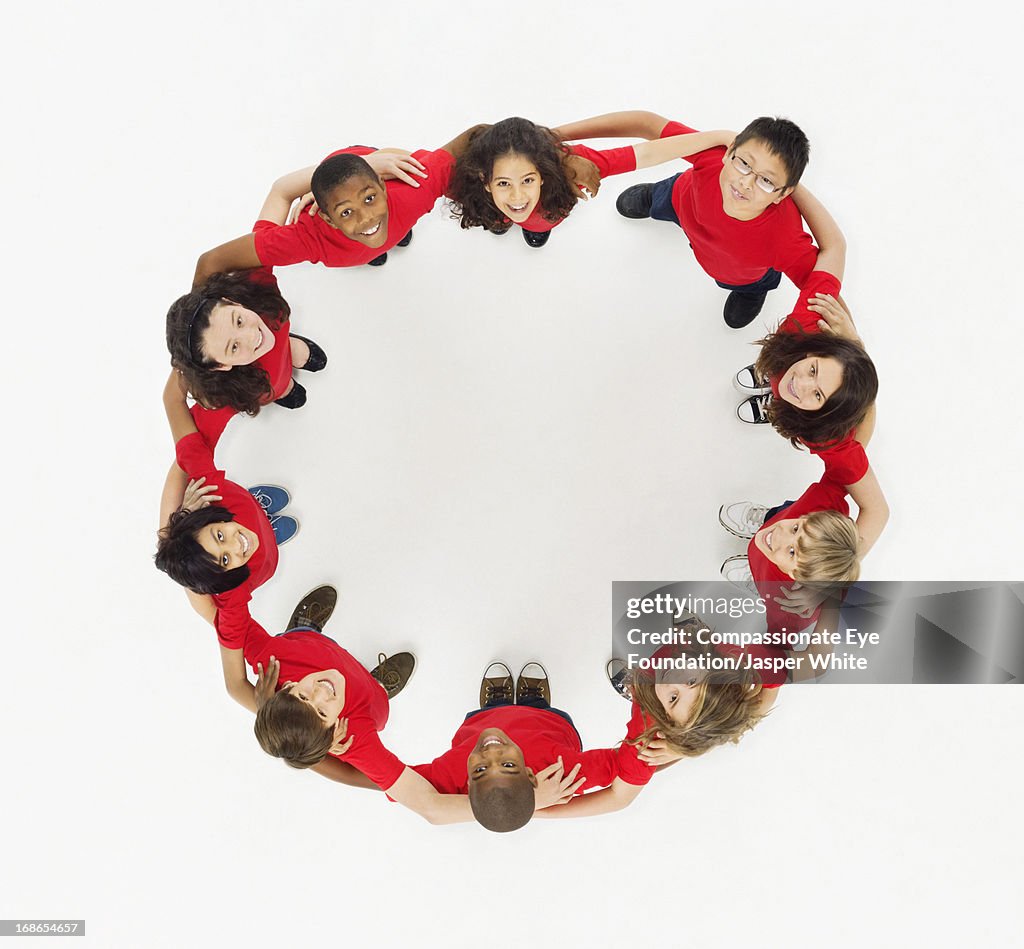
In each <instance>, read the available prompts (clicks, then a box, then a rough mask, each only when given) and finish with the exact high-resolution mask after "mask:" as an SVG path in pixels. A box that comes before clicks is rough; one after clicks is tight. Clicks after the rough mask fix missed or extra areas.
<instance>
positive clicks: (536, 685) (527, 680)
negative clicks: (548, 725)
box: [516, 662, 551, 705]
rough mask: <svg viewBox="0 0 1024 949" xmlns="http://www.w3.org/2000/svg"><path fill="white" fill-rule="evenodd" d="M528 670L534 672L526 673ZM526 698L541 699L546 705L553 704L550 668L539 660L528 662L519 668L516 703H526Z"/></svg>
mask: <svg viewBox="0 0 1024 949" xmlns="http://www.w3.org/2000/svg"><path fill="white" fill-rule="evenodd" d="M527 671H529V672H530V673H532V674H531V675H526V673H527ZM537 673H540V674H539V675H538V674H537ZM524 699H540V700H541V701H543V702H544V704H545V705H551V686H550V685H549V684H548V670H547V669H545V668H544V667H543V666H542V665H541V664H540V663H539V662H528V663H527V664H526V665H525V666H523V668H522V669H520V670H519V677H518V678H517V679H516V705H522V704H524V703H523V700H524Z"/></svg>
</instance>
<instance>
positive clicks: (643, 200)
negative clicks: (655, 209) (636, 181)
mask: <svg viewBox="0 0 1024 949" xmlns="http://www.w3.org/2000/svg"><path fill="white" fill-rule="evenodd" d="M653 200H654V185H633V187H632V188H627V189H626V190H625V191H623V192H622V194H620V195H619V196H618V197H617V198H616V199H615V210H616V211H618V212H619V214H621V215H622V216H623V217H631V218H636V219H637V220H639V219H640V218H644V217H650V216H651V202H652V201H653Z"/></svg>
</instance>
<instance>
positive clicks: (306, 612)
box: [287, 583, 338, 633]
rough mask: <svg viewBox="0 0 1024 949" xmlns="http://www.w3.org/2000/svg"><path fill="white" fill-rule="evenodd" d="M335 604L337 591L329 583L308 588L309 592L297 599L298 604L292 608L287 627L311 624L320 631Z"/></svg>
mask: <svg viewBox="0 0 1024 949" xmlns="http://www.w3.org/2000/svg"><path fill="white" fill-rule="evenodd" d="M337 604H338V591H337V590H335V589H334V587H332V586H331V585H330V584H329V583H325V584H324V585H323V586H319V587H317V588H316V589H315V590H310V591H309V593H307V594H306V595H305V596H304V597H303V598H302V599H301V600H299V603H298V606H296V607H295V609H294V610H292V615H291V619H289V620H288V627H287V628H288V629H295V627H296V626H312V627H313V629H315V630H316V631H317V632H318V633H322V632H323V631H324V627H325V626H326V625H327V621H328V620H329V619H330V618H331V614H332V613H333V612H334V607H335V606H337Z"/></svg>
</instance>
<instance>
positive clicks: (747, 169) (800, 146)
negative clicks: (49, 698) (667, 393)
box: [554, 112, 818, 329]
mask: <svg viewBox="0 0 1024 949" xmlns="http://www.w3.org/2000/svg"><path fill="white" fill-rule="evenodd" d="M692 131H694V130H693V129H691V128H688V127H687V126H685V125H683V124H681V123H680V122H670V121H668V120H667V119H666V118H665V117H664V116H661V115H657V114H655V113H653V112H612V113H609V114H607V115H600V116H596V117H595V118H592V119H584V120H583V121H582V122H574V123H572V124H570V125H563V126H560V127H559V128H557V129H554V132H555V134H557V135H558V136H560V137H561V138H562V139H563V140H569V139H576V138H618V137H637V138H646V139H655V138H665V137H668V136H670V135H684V134H687V133H690V132H692ZM809 150H810V146H809V145H808V142H807V137H806V136H805V135H804V133H803V132H801V131H800V129H799V128H798V127H797V126H796V125H794V124H793V123H792V122H790V121H789V120H788V119H773V118H769V117H766V116H765V117H762V118H759V119H755V120H754V121H753V122H751V123H750V124H749V125H748V126H747V127H746V128H745V129H744V130H743V131H742V132H740V133H739V135H737V136H735V137H734V138H731V139H729V140H723V141H722V142H721V144H720V145H717V146H715V147H712V148H708V149H705V150H704V151H702V152H697V153H696V154H694V155H690V156H688V157H687V158H686V159H685V160H686V161H688V162H690V164H691V165H692V166H693V167H692V168H691V169H690V170H688V171H684V172H682V173H681V174H677V175H673V176H672V177H671V178H666V179H665V180H664V181H658V182H655V183H654V184H641V185H634V186H633V187H631V188H627V189H626V190H625V191H623V192H622V194H620V195H619V198H618V201H617V202H616V204H615V206H616V208H617V209H618V211H619V213H620V214H621V215H623V216H624V217H629V218H646V217H650V218H654V219H655V220H658V221H671V222H672V223H674V224H677V225H679V227H681V228H682V229H683V230H684V231H685V232H686V236H687V238H688V239H689V241H690V246H691V247H692V248H693V253H694V255H695V256H696V257H697V262H698V263H699V264H700V265H701V267H703V268H704V270H705V271H706V272H707V273H708V274H709V275H710V276H711V277H713V278H714V280H715V282H716V283H717V284H718V285H719V286H720V287H722V288H724V289H726V290H729V291H730V293H729V298H728V299H727V300H726V303H725V314H724V315H725V322H726V324H727V325H728V326H730V327H732V328H733V329H740V328H741V327H744V326H747V325H748V324H749V323H751V322H753V320H754V318H755V317H756V316H757V314H758V313H760V312H761V307H762V306H763V304H764V299H765V296H766V295H767V294H768V291H769V290H774V289H775V288H776V287H777V286H778V285H779V282H780V280H781V279H782V276H781V275H782V274H785V275H786V276H787V277H789V278H790V280H792V281H793V283H794V284H796V286H798V287H801V286H803V283H804V281H805V280H806V279H807V277H808V276H809V275H810V273H811V271H812V270H813V269H814V262H815V260H816V259H817V253H818V251H817V248H816V247H815V246H814V244H813V242H812V241H811V237H810V235H809V234H807V232H806V231H805V230H804V227H803V222H802V221H801V219H800V212H799V211H798V210H797V209H796V206H795V205H794V203H793V202H792V201H787V200H786V198H788V197H789V195H790V194H791V193H792V192H793V190H794V189H795V188H796V186H797V184H798V183H799V181H800V176H801V175H802V174H803V171H804V168H805V167H806V166H807V158H808V153H809Z"/></svg>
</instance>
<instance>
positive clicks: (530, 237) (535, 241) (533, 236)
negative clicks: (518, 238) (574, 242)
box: [523, 227, 551, 247]
mask: <svg viewBox="0 0 1024 949" xmlns="http://www.w3.org/2000/svg"><path fill="white" fill-rule="evenodd" d="M550 236H551V231H528V230H527V229H526V228H525V227H524V228H523V240H524V241H526V243H527V244H529V245H530V246H531V247H543V246H544V245H545V244H546V243H547V242H548V238H549V237H550Z"/></svg>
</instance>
